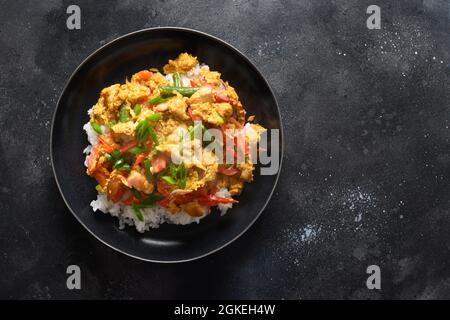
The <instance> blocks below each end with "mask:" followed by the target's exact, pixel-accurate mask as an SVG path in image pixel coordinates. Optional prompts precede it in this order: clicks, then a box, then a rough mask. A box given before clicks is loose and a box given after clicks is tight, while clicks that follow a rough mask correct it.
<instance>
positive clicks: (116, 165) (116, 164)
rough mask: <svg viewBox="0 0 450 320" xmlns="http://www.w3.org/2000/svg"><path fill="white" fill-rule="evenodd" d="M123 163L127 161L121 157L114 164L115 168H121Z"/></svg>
mask: <svg viewBox="0 0 450 320" xmlns="http://www.w3.org/2000/svg"><path fill="white" fill-rule="evenodd" d="M123 164H125V161H124V160H123V159H119V160H117V161H116V163H115V164H114V166H113V169H119V168H120V167H121V166H122V165H123Z"/></svg>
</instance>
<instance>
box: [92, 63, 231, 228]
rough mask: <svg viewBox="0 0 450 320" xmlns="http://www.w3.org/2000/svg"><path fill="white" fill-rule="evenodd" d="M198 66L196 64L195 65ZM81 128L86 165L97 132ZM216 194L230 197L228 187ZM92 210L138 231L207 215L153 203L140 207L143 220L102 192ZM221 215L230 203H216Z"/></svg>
mask: <svg viewBox="0 0 450 320" xmlns="http://www.w3.org/2000/svg"><path fill="white" fill-rule="evenodd" d="M197 67H198V66H197ZM91 112H92V111H91V109H89V111H88V114H91ZM83 129H84V130H85V131H86V134H87V137H88V141H89V143H90V145H88V146H87V147H86V148H85V149H84V150H83V153H86V159H85V162H84V165H85V166H86V167H87V161H88V158H89V154H90V152H91V150H92V147H93V146H95V145H96V144H97V143H98V138H97V133H96V132H95V131H94V129H93V128H92V126H91V124H90V123H89V122H88V123H86V124H85V125H84V126H83ZM102 130H103V132H105V130H107V128H106V127H104V126H102ZM216 195H217V196H220V197H223V198H231V196H230V193H229V192H228V189H226V188H222V189H220V190H219V191H218V192H217V193H216ZM90 205H91V207H92V209H93V211H94V212H95V211H97V210H100V211H101V212H103V213H109V214H110V215H111V216H113V217H117V218H118V219H119V228H120V229H123V228H125V226H126V225H129V226H133V225H134V226H135V227H136V230H137V231H139V232H144V231H148V230H150V229H151V228H158V227H159V225H161V224H163V223H171V224H178V225H187V224H191V223H194V222H196V223H199V222H200V220H201V219H203V218H204V217H206V216H207V215H208V209H207V208H206V207H205V212H204V214H203V215H202V216H200V217H192V216H190V215H189V214H187V213H186V212H178V213H175V214H173V213H171V212H170V211H168V210H167V209H165V208H163V207H161V206H159V205H155V206H154V207H152V208H144V209H142V210H141V211H142V214H143V216H144V221H140V220H139V219H138V218H137V217H136V215H135V214H134V211H133V209H132V207H131V206H126V205H124V204H122V203H114V202H112V201H110V200H108V199H107V197H106V195H105V194H104V193H100V192H99V193H98V194H97V199H96V200H93V201H92V202H91V203H90ZM218 207H219V210H220V212H221V215H224V214H225V213H226V212H227V210H228V209H230V208H231V207H232V204H231V203H230V204H219V205H218Z"/></svg>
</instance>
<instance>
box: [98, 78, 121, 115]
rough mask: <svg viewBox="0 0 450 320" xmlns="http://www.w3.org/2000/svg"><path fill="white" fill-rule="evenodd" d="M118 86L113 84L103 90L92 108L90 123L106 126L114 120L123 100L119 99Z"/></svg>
mask: <svg viewBox="0 0 450 320" xmlns="http://www.w3.org/2000/svg"><path fill="white" fill-rule="evenodd" d="M119 91H120V84H114V85H112V86H109V87H107V88H104V89H103V90H102V91H101V93H100V98H99V99H98V101H97V103H96V104H95V105H94V106H93V107H92V114H91V121H93V122H97V123H99V124H107V123H108V122H110V121H112V120H114V119H116V114H117V110H118V109H119V107H120V105H122V103H123V100H122V99H120V98H119Z"/></svg>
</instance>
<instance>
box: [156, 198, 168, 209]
mask: <svg viewBox="0 0 450 320" xmlns="http://www.w3.org/2000/svg"><path fill="white" fill-rule="evenodd" d="M158 204H159V205H160V206H161V207H163V208H167V207H168V205H169V198H163V199H161V200H159V201H158Z"/></svg>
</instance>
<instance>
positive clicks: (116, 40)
mask: <svg viewBox="0 0 450 320" xmlns="http://www.w3.org/2000/svg"><path fill="white" fill-rule="evenodd" d="M161 30H163V31H164V30H167V31H181V32H187V33H193V34H197V35H200V36H203V37H206V38H209V39H211V40H213V41H215V42H219V43H220V44H222V45H224V46H226V47H228V48H229V49H231V50H232V51H234V52H235V53H236V54H237V55H238V56H240V58H242V59H244V60H245V61H246V62H247V63H248V64H249V65H250V66H251V67H252V68H253V69H254V70H255V71H256V73H257V74H258V76H260V77H261V78H262V80H263V81H264V83H265V84H266V86H267V87H268V88H269V91H270V94H271V95H272V97H273V99H274V101H275V106H276V109H277V112H278V115H279V118H280V136H281V144H280V147H281V149H280V150H281V153H280V161H279V163H280V164H279V168H278V172H277V174H276V177H275V182H274V184H273V187H272V190H271V191H270V194H269V196H268V197H267V199H266V201H265V203H264V204H263V206H262V207H261V209H260V210H259V212H258V213H257V214H256V215H255V217H254V218H253V220H252V221H250V223H249V224H248V225H247V226H246V227H245V228H244V229H243V230H242V231H241V232H240V233H239V234H237V235H236V236H234V237H233V238H232V239H230V240H228V241H226V242H225V243H224V244H222V245H220V246H218V247H217V248H215V249H213V250H209V251H208V252H205V253H203V254H201V255H197V256H194V257H191V258H186V259H175V260H156V259H148V258H143V257H140V256H137V255H135V254H131V253H128V252H126V251H124V250H122V249H119V248H116V247H115V246H114V245H112V244H110V243H108V242H106V240H103V239H101V238H100V237H99V236H98V235H96V234H95V232H93V231H92V230H91V229H90V228H89V227H88V226H87V225H86V224H85V223H84V222H83V221H82V220H81V218H80V217H79V216H78V215H77V214H76V213H75V212H74V210H73V209H72V208H71V206H70V205H69V203H68V201H67V199H66V197H65V196H64V193H63V190H62V188H61V185H60V183H59V180H58V176H57V174H56V169H55V164H54V157H53V130H54V127H55V120H56V115H57V113H58V110H59V106H60V102H61V98H62V96H63V95H64V93H65V92H66V90H67V87H68V86H69V84H70V83H71V82H72V79H73V78H74V77H75V75H76V74H77V73H78V71H79V70H80V69H81V68H82V67H83V66H84V65H85V64H86V63H87V62H88V61H89V60H90V59H91V58H92V57H94V56H95V55H97V54H98V53H99V52H100V51H102V50H103V49H105V48H107V47H109V46H111V45H113V44H114V43H116V42H119V41H121V40H122V39H125V38H128V37H131V36H133V35H136V34H140V33H147V32H154V31H161ZM283 158H284V131H283V119H282V116H281V112H280V107H279V105H278V101H277V98H276V95H275V93H274V91H273V89H272V88H271V86H270V84H269V83H268V81H267V80H266V78H265V77H264V76H263V74H262V73H261V71H260V70H259V69H258V68H257V67H256V65H255V64H253V63H252V62H251V61H250V59H249V58H247V56H245V55H244V54H243V53H242V52H240V51H239V50H238V49H237V48H235V47H234V46H232V45H231V44H229V43H227V42H226V41H224V40H222V39H220V38H218V37H216V36H213V35H210V34H208V33H206V32H203V31H199V30H195V29H191V28H184V27H153V28H145V29H140V30H136V31H133V32H130V33H127V34H124V35H122V36H119V37H117V38H115V39H113V40H111V41H109V42H107V43H106V44H104V45H102V46H101V47H99V48H97V49H96V50H94V51H93V52H92V53H91V54H89V55H88V56H87V57H86V58H84V59H83V61H82V62H81V63H80V64H79V65H78V66H77V67H76V68H75V70H74V71H73V72H72V74H71V75H70V77H69V78H68V80H67V81H66V83H65V85H64V87H63V89H62V91H61V93H60V95H59V98H58V101H57V102H56V108H55V110H54V112H53V116H52V123H51V129H50V161H51V165H52V172H53V176H54V178H55V181H56V185H57V187H58V190H59V193H60V195H61V197H62V199H63V201H64V203H65V204H66V207H67V208H68V209H69V211H70V212H71V213H72V215H73V216H74V217H75V218H76V219H77V220H78V222H79V223H80V224H81V225H82V226H83V227H84V229H86V230H87V231H88V232H89V233H90V234H91V235H92V236H94V238H96V239H97V240H98V241H100V242H101V243H103V244H104V245H106V246H107V247H109V248H111V249H113V250H114V251H116V252H120V253H121V254H124V255H126V256H129V257H132V258H134V259H137V260H141V261H146V262H153V263H163V264H175V263H182V262H188V261H194V260H198V259H201V258H204V257H206V256H209V255H211V254H213V253H215V252H218V251H219V250H221V249H223V248H225V247H227V246H228V245H230V244H231V243H233V242H234V241H236V240H237V239H238V238H240V237H241V236H242V235H243V234H244V233H245V232H247V230H248V229H250V227H251V226H253V224H254V223H255V222H256V220H258V218H259V217H260V215H261V214H262V212H263V211H264V210H265V209H266V206H267V205H268V203H269V201H270V199H271V198H272V196H273V194H274V192H275V189H276V187H277V184H278V180H279V178H280V173H281V169H282V164H283Z"/></svg>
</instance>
